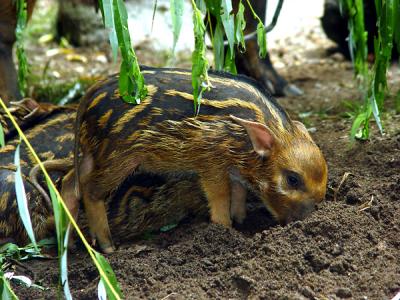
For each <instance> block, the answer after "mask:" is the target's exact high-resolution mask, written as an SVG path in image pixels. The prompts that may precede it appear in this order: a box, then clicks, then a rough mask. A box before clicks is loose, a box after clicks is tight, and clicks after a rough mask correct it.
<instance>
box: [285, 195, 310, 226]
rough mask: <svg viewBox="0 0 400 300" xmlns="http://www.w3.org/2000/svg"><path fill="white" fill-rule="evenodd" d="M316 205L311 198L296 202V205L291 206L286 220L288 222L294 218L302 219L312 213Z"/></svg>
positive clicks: (294, 219)
mask: <svg viewBox="0 0 400 300" xmlns="http://www.w3.org/2000/svg"><path fill="white" fill-rule="evenodd" d="M316 207H317V205H316V202H315V201H313V200H310V201H302V202H300V203H296V205H294V206H293V208H292V211H291V212H290V213H289V215H288V218H287V220H286V222H287V223H289V222H292V221H296V220H303V219H304V218H305V217H307V216H308V215H309V214H310V213H312V212H313V211H314V210H315V208H316Z"/></svg>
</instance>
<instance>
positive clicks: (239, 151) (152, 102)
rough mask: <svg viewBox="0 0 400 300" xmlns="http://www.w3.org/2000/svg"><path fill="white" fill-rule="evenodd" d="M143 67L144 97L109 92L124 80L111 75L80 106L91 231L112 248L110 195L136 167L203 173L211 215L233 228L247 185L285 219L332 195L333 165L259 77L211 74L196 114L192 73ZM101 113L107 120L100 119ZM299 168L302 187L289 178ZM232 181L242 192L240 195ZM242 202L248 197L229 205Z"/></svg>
mask: <svg viewBox="0 0 400 300" xmlns="http://www.w3.org/2000/svg"><path fill="white" fill-rule="evenodd" d="M144 74H145V80H146V82H147V83H148V84H149V85H150V86H151V87H152V89H151V90H152V92H151V93H150V95H148V96H147V97H146V99H144V100H143V101H142V103H141V104H140V105H137V106H132V105H129V104H126V103H124V102H123V101H122V99H111V98H112V97H115V95H116V94H117V93H116V92H115V89H116V88H117V78H111V79H110V80H108V81H107V83H106V84H101V83H99V84H97V85H96V86H94V87H93V88H92V89H91V90H90V91H89V92H88V94H87V95H86V96H85V97H84V99H83V100H82V102H81V104H80V107H79V109H78V117H77V123H76V135H77V137H76V140H75V142H76V147H75V160H76V163H75V169H76V170H77V172H76V178H77V179H78V182H79V183H78V182H77V183H76V184H75V185H76V186H75V188H77V187H78V185H79V184H80V187H81V189H80V190H81V192H82V197H83V202H84V205H85V211H86V215H87V218H88V222H89V227H90V230H91V234H92V237H93V238H94V239H97V241H98V242H99V245H100V247H101V248H102V249H103V251H105V252H110V251H112V249H113V245H112V240H111V234H110V230H109V226H108V220H107V215H106V213H105V206H104V200H105V198H106V196H107V195H108V194H109V193H110V192H112V191H113V190H115V189H116V188H117V187H118V186H119V185H120V184H121V183H122V182H123V181H124V180H125V179H126V178H127V177H128V176H129V175H130V174H132V173H133V172H135V171H136V170H137V169H140V170H144V171H150V172H157V173H158V172H160V173H171V172H188V171H190V172H196V173H197V174H198V176H199V181H200V185H201V187H202V189H203V191H204V192H205V194H206V197H207V199H208V203H209V207H210V215H211V220H212V221H213V222H215V223H219V224H223V225H225V226H231V219H232V218H235V219H243V213H241V214H242V216H237V215H235V214H236V213H237V212H238V211H242V212H243V209H240V206H243V205H244V204H243V203H245V200H244V199H243V197H245V195H246V193H245V192H244V191H245V190H246V189H248V188H249V189H251V190H254V191H255V192H256V193H257V194H258V195H259V196H260V197H261V199H262V201H263V202H264V203H265V205H266V206H267V208H268V209H269V210H270V211H271V213H272V214H273V215H274V216H275V217H276V218H277V219H278V220H279V221H281V222H283V223H285V222H289V221H291V220H295V219H299V218H303V217H304V216H305V215H307V214H308V213H309V212H310V211H312V210H313V208H314V206H315V204H316V203H318V202H320V201H321V200H322V199H323V198H324V195H325V189H326V181H327V166H326V163H325V160H324V158H323V156H322V154H321V152H320V150H319V149H318V147H317V146H316V145H315V143H314V142H313V141H312V139H311V137H310V135H309V134H308V133H307V132H306V130H305V128H304V126H303V125H300V124H299V123H296V122H292V121H291V120H290V118H289V117H288V116H287V114H286V113H285V112H284V111H283V109H282V108H281V107H280V106H279V105H278V104H277V103H276V102H275V100H273V99H272V98H271V97H270V96H269V95H268V93H266V92H265V91H264V90H263V89H262V88H260V87H259V86H258V85H257V84H256V83H254V82H252V81H249V80H248V79H245V78H239V79H237V78H234V77H230V76H226V75H210V81H211V83H212V84H213V85H214V88H213V89H212V90H211V91H210V92H206V93H205V94H204V101H203V103H202V107H201V110H200V114H199V116H197V117H194V116H193V113H192V112H193V98H192V96H191V84H190V83H191V77H190V73H189V72H188V71H185V70H174V69H150V70H146V71H145V72H144ZM166 79H167V80H166ZM154 87H156V88H154ZM104 93H106V95H105V96H104ZM100 96H101V97H100ZM99 97H100V98H101V99H99ZM171 108H172V110H171ZM110 110H112V113H111V116H109V117H107V118H105V117H104V114H105V113H108V112H109V111H110ZM176 110H178V112H176ZM171 112H174V113H171ZM149 116H151V118H150V119H149ZM142 118H147V119H146V122H143V121H142ZM99 119H102V120H104V119H106V120H105V121H106V122H107V124H104V122H102V123H101V126H98V124H99V123H98V120H99ZM110 141H112V142H111V143H110ZM79 146H80V148H81V150H82V158H81V159H80V160H79V161H78V155H77V154H78V149H79ZM293 173H295V174H296V178H298V180H297V181H298V182H299V184H300V186H298V187H297V186H296V188H293V186H290V184H289V183H288V180H289V179H288V178H289V177H290V176H291V177H290V178H292V179H293V176H292V175H288V174H293ZM296 178H295V179H296ZM234 189H235V191H236V193H237V191H238V190H239V191H240V192H241V193H237V194H242V196H240V197H237V196H235V197H232V196H231V195H233V191H234ZM64 192H65V193H67V192H69V191H64ZM236 198H237V199H236ZM232 201H235V204H234V205H232V203H231V202H232ZM236 202H237V203H242V204H239V208H237V207H236V208H235V209H233V210H231V207H232V206H233V207H234V206H237V205H236Z"/></svg>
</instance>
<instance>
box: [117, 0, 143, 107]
mask: <svg viewBox="0 0 400 300" xmlns="http://www.w3.org/2000/svg"><path fill="white" fill-rule="evenodd" d="M113 9H114V26H115V31H116V33H117V38H118V45H119V49H120V50H121V56H122V63H121V69H120V81H119V85H120V86H119V89H120V94H121V96H122V98H123V99H124V101H126V102H128V103H133V104H137V103H139V102H140V99H144V98H145V97H146V95H147V89H146V87H145V85H144V78H143V75H142V74H141V73H140V68H139V63H138V61H137V58H136V55H135V52H134V51H133V49H132V45H131V38H130V36H129V29H128V15H127V12H126V8H125V4H124V2H123V1H122V0H113Z"/></svg>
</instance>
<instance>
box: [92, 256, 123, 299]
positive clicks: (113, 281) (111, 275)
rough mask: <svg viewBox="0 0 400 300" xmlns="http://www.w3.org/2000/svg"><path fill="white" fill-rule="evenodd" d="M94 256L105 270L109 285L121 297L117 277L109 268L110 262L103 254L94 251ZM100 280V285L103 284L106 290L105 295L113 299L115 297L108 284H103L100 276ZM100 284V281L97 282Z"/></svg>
mask: <svg viewBox="0 0 400 300" xmlns="http://www.w3.org/2000/svg"><path fill="white" fill-rule="evenodd" d="M95 256H96V259H97V262H98V263H99V264H100V266H101V267H102V269H103V270H104V271H105V272H106V274H107V276H108V279H109V280H110V283H111V285H112V286H113V287H114V289H115V291H116V292H117V294H118V295H119V296H120V297H122V293H121V288H120V287H119V284H118V281H117V278H116V277H115V273H114V271H113V269H112V268H111V266H110V264H109V263H108V261H107V260H106V259H105V257H104V256H103V255H101V254H100V253H99V252H96V251H95ZM100 281H101V282H102V285H103V286H105V290H106V292H107V296H108V298H109V299H110V300H114V299H117V298H116V297H115V296H114V294H113V293H111V291H110V289H109V287H108V285H105V284H104V282H103V278H102V277H101V279H100ZM99 284H100V283H99Z"/></svg>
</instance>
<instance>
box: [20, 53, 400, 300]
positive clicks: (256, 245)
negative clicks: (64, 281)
mask: <svg viewBox="0 0 400 300" xmlns="http://www.w3.org/2000/svg"><path fill="white" fill-rule="evenodd" d="M325 50H326V47H325V46H324V47H322V46H321V47H319V48H317V51H313V52H310V51H309V52H308V53H306V56H307V55H308V58H310V59H307V60H304V61H301V63H293V64H287V67H285V68H283V69H281V70H280V71H281V72H282V73H283V74H284V75H285V76H286V78H288V79H289V80H290V81H291V82H293V83H295V84H296V85H297V86H299V87H300V88H302V89H303V91H304V95H303V96H300V97H296V98H289V97H286V98H280V99H279V101H280V103H281V104H282V105H283V106H284V107H285V108H286V109H287V110H288V111H289V112H290V114H291V116H292V117H293V118H294V119H299V118H300V119H301V120H302V121H303V122H304V123H305V124H306V125H307V127H308V128H311V131H313V133H312V134H313V136H314V138H315V140H316V142H317V143H318V145H320V147H321V148H322V150H323V153H324V154H325V157H326V159H327V161H328V165H329V184H328V194H327V198H326V201H324V202H323V203H322V205H320V207H319V209H318V210H317V211H316V212H314V213H313V214H312V215H311V216H309V217H308V218H307V219H306V220H303V221H297V222H294V223H291V224H289V225H287V226H284V227H282V226H279V225H276V224H275V223H274V222H273V221H272V220H271V219H270V216H269V215H268V213H267V212H266V210H265V209H264V208H263V207H262V206H261V205H260V204H258V203H254V204H253V203H252V204H249V211H250V213H249V216H248V217H247V220H246V222H245V223H244V224H243V225H241V226H236V228H235V229H231V230H229V229H225V228H222V227H221V226H217V225H213V224H210V223H209V222H208V221H207V220H206V219H204V218H203V219H196V220H194V219H188V220H186V221H185V222H184V223H182V224H180V225H179V226H178V227H176V228H174V229H172V230H170V231H168V232H164V233H155V234H152V235H150V236H148V237H147V239H145V240H139V241H132V243H131V244H127V245H123V246H121V247H120V248H119V249H118V250H117V251H116V252H115V253H113V254H112V255H108V256H107V258H108V260H109V262H110V264H111V266H112V267H113V269H114V271H115V273H116V276H117V278H118V281H119V284H120V286H121V289H122V292H123V294H124V296H125V298H126V299H136V298H149V299H206V298H221V299H228V298H229V299H245V298H250V299H341V298H348V299H390V298H392V297H393V296H395V295H396V293H398V292H400V250H399V249H400V218H399V215H400V122H399V120H400V115H399V114H398V113H397V114H396V113H395V111H394V109H393V98H394V97H393V96H391V97H389V101H388V102H389V105H388V107H387V112H385V113H384V114H383V119H384V125H385V132H386V133H385V135H383V136H381V135H380V134H379V132H378V131H377V130H376V126H375V124H373V125H372V128H373V130H372V137H371V139H370V140H369V141H366V142H360V141H355V142H350V140H349V138H348V136H349V130H350V127H351V120H350V119H348V118H345V117H344V114H345V112H346V111H347V110H348V109H347V108H346V107H345V106H344V105H343V101H344V100H350V101H353V100H355V99H357V98H359V92H358V90H357V87H356V85H355V83H354V80H353V73H352V69H351V65H350V64H349V63H348V62H343V61H342V58H341V56H338V55H334V56H333V57H325ZM293 51H296V47H291V48H289V50H285V51H282V50H272V55H275V57H278V56H279V57H280V58H278V59H281V58H282V57H283V58H282V60H283V61H284V57H285V53H293ZM139 52H140V51H139ZM144 52H145V51H144ZM139 56H140V53H139ZM151 57H154V56H153V55H151ZM149 59H150V58H149ZM141 62H143V63H146V62H147V60H146V57H145V56H143V58H142V59H141ZM284 62H285V61H284ZM73 64H76V62H74V63H73ZM398 75H399V73H398V68H396V69H394V68H393V70H392V73H391V77H390V79H391V80H392V81H393V82H394V85H393V84H392V85H391V88H392V90H393V91H397V90H396V89H398V88H399V87H400V85H399V82H398V80H397V78H396V76H397V77H399V76H398ZM348 172H349V173H351V174H350V175H349V176H347V177H344V175H345V174H346V173H348ZM343 180H344V181H343ZM342 181H343V182H342ZM341 182H342V183H341ZM22 266H23V267H21V266H16V270H17V273H18V275H21V274H25V275H27V276H29V277H30V278H33V279H34V281H35V283H36V284H40V285H42V286H44V287H46V288H49V289H48V290H46V291H40V290H37V289H33V288H30V289H27V288H25V287H21V286H16V285H15V284H13V289H14V291H15V292H16V293H17V295H18V296H19V297H20V298H21V299H39V298H45V299H54V298H55V297H57V284H58V268H57V261H56V260H33V261H29V262H26V263H23V265H22ZM98 281H99V275H98V272H97V270H96V268H95V267H94V265H93V263H92V262H91V260H90V258H89V257H88V255H87V254H86V253H85V252H84V250H83V249H81V250H78V252H77V253H74V254H71V255H70V256H69V284H70V287H71V291H72V294H73V296H74V298H75V299H96V297H97V284H98Z"/></svg>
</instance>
